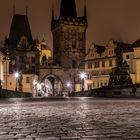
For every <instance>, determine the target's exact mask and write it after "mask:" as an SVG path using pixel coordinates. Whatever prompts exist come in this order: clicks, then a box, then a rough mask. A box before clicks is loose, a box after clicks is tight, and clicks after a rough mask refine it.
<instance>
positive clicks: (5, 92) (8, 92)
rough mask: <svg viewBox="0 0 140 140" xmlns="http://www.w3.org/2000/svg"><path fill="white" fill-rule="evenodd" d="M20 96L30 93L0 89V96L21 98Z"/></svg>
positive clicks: (27, 95) (29, 94)
mask: <svg viewBox="0 0 140 140" xmlns="http://www.w3.org/2000/svg"><path fill="white" fill-rule="evenodd" d="M21 97H32V93H27V92H15V91H12V90H5V89H1V90H0V98H21Z"/></svg>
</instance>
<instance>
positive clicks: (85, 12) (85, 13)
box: [84, 0, 87, 19]
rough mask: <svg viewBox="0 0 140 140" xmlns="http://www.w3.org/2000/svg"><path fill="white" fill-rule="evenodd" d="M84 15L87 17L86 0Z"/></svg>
mask: <svg viewBox="0 0 140 140" xmlns="http://www.w3.org/2000/svg"><path fill="white" fill-rule="evenodd" d="M84 17H85V19H87V9H86V0H84Z"/></svg>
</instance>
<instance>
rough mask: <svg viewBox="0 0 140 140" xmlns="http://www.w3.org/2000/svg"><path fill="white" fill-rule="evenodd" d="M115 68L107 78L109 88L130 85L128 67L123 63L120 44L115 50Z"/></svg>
mask: <svg viewBox="0 0 140 140" xmlns="http://www.w3.org/2000/svg"><path fill="white" fill-rule="evenodd" d="M115 53H116V67H114V68H112V71H111V73H110V78H109V83H108V85H109V86H113V87H115V86H126V85H131V84H132V79H131V77H130V74H129V65H128V64H127V62H126V61H124V62H123V56H122V47H121V44H118V46H117V47H116V49H115Z"/></svg>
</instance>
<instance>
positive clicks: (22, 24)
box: [9, 14, 33, 47]
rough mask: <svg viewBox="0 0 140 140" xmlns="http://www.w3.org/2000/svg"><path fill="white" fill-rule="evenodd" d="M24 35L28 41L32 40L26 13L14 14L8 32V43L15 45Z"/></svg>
mask: <svg viewBox="0 0 140 140" xmlns="http://www.w3.org/2000/svg"><path fill="white" fill-rule="evenodd" d="M22 36H25V37H26V38H27V40H28V42H29V43H30V44H31V43H32V42H33V39H32V34H31V30H30V25H29V21H28V17H27V15H18V14H14V16H13V19H12V24H11V28H10V34H9V43H10V44H11V45H12V46H14V47H15V46H16V45H17V43H18V42H19V41H20V38H21V37H22Z"/></svg>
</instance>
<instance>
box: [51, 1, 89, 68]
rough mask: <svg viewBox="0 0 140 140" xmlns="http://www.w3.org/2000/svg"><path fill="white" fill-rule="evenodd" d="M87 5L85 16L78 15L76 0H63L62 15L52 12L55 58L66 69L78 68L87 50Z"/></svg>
mask: <svg viewBox="0 0 140 140" xmlns="http://www.w3.org/2000/svg"><path fill="white" fill-rule="evenodd" d="M86 28H87V16H86V6H85V7H84V16H82V17H77V12H76V4H75V0H61V8H60V16H59V18H58V19H55V18H54V14H53V13H52V24H51V31H52V34H53V58H54V62H55V64H56V65H59V66H62V67H63V68H64V69H76V68H78V67H79V65H80V63H81V61H82V60H83V59H84V57H85V51H86V47H85V46H86Z"/></svg>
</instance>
